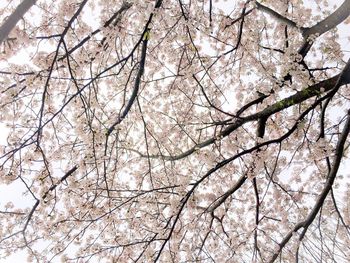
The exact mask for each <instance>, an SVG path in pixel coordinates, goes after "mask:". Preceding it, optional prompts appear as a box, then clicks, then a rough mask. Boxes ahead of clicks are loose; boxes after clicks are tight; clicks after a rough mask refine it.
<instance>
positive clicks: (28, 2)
mask: <svg viewBox="0 0 350 263" xmlns="http://www.w3.org/2000/svg"><path fill="white" fill-rule="evenodd" d="M35 2H36V0H23V2H22V3H20V4H19V5H18V6H17V8H16V10H15V11H14V12H13V13H12V14H11V15H10V16H9V17H8V18H7V19H6V20H5V22H4V23H3V24H2V25H1V27H0V45H1V43H2V42H3V41H4V40H5V39H6V38H7V37H8V35H9V34H10V32H11V30H12V29H13V28H14V27H15V26H16V24H17V23H18V21H19V20H20V19H21V18H22V17H23V16H24V14H25V13H26V12H27V11H28V10H29V9H30V8H31V7H32V6H33V5H34V4H35Z"/></svg>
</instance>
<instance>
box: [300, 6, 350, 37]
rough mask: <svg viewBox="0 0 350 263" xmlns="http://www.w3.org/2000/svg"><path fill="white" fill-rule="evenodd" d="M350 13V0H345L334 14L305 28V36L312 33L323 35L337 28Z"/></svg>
mask: <svg viewBox="0 0 350 263" xmlns="http://www.w3.org/2000/svg"><path fill="white" fill-rule="evenodd" d="M349 15H350V0H345V1H344V2H343V4H342V5H340V6H339V7H338V8H337V10H335V11H334V12H333V13H332V14H330V15H329V16H327V17H326V18H325V19H323V20H322V21H320V22H318V23H317V24H316V25H314V26H312V27H309V28H304V29H303V36H304V37H305V38H307V37H308V36H310V35H316V34H317V35H322V34H323V33H326V32H327V31H329V30H331V29H332V28H335V27H336V26H338V25H339V24H340V23H342V22H343V21H344V20H345V19H346V18H347V17H348V16H349Z"/></svg>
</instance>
